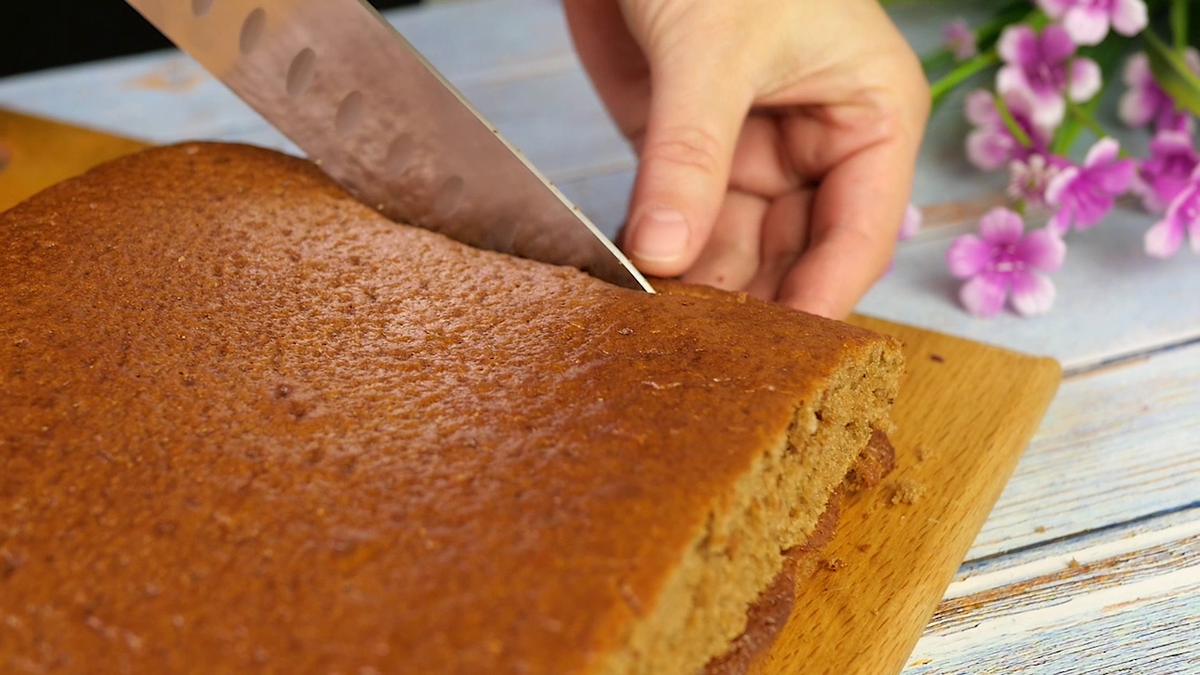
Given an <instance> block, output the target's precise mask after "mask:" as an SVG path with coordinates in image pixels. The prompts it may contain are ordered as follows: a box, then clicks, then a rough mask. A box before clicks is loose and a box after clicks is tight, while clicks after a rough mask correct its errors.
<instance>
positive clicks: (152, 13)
mask: <svg viewBox="0 0 1200 675" xmlns="http://www.w3.org/2000/svg"><path fill="white" fill-rule="evenodd" d="M127 1H128V2H129V4H130V5H132V6H133V7H134V8H135V9H137V10H138V11H139V12H140V13H141V14H142V15H143V16H145V17H146V19H148V20H149V21H150V23H152V24H154V25H155V26H156V27H157V28H158V29H159V30H160V31H162V33H163V34H164V35H166V36H167V37H168V38H170V39H171V40H172V41H173V42H174V43H175V44H176V45H177V46H179V48H180V49H182V50H183V51H185V52H187V53H188V54H189V55H190V56H191V57H192V58H194V59H195V60H196V61H198V62H199V63H200V64H201V65H203V66H204V67H205V68H207V69H208V70H209V72H211V73H212V74H213V75H214V76H216V77H217V78H218V79H220V80H221V81H222V82H224V83H225V85H226V86H228V87H229V88H230V89H231V90H233V92H234V93H235V94H237V95H238V96H239V97H241V98H242V99H243V100H244V101H246V102H247V103H248V104H250V106H251V107H253V108H254V109H255V110H257V111H258V112H259V114H261V115H262V116H263V117H265V118H266V119H267V121H268V122H270V123H271V124H272V125H274V126H275V127H276V128H277V129H279V131H281V132H282V133H283V134H284V135H285V136H287V137H288V138H290V139H291V140H292V142H293V143H295V144H296V145H297V146H299V147H300V149H301V150H303V151H304V152H305V153H306V154H307V155H308V156H309V158H310V159H312V160H314V161H315V162H317V163H318V164H319V165H320V166H321V168H322V169H324V171H325V173H327V174H328V175H329V176H330V177H332V178H333V179H334V180H336V181H337V182H338V183H340V184H341V185H342V186H343V187H345V188H346V189H347V190H349V191H350V192H351V193H352V194H354V195H355V196H356V197H358V198H359V199H360V200H361V201H363V202H364V203H366V204H369V205H371V206H374V207H375V208H377V209H378V210H380V211H381V212H383V213H384V214H385V215H387V216H388V217H390V218H392V219H394V220H398V221H402V222H406V223H411V224H413V225H418V226H420V227H424V228H427V229H430V230H433V231H435V232H440V233H442V234H445V235H447V236H449V237H452V238H454V239H457V240H459V241H461V242H463V243H466V244H469V245H471V246H475V247H478V248H485V249H490V250H493V251H500V252H503V253H511V254H513V255H518V256H521V257H525V258H532V259H534V260H540V261H543V262H548V263H553V264H556V265H570V266H572V267H577V268H579V269H582V270H584V271H586V272H588V273H589V274H592V275H594V276H596V277H598V278H600V279H604V280H605V281H608V282H610V283H614V284H618V285H620V286H624V287H626V288H633V289H642V290H646V291H650V292H653V289H652V288H651V287H650V284H649V283H647V282H646V280H645V278H644V277H642V275H641V274H639V273H638V271H637V270H636V269H635V268H634V267H633V265H632V264H631V263H630V262H629V260H628V259H627V258H626V257H625V256H624V255H622V254H621V252H620V251H619V250H618V249H617V248H616V247H615V246H614V245H613V244H612V242H610V241H609V240H608V239H607V238H606V237H605V236H604V235H603V234H602V233H601V232H600V231H599V230H598V229H596V227H595V225H593V224H592V223H591V222H590V221H588V220H587V218H585V217H584V216H583V214H581V213H579V209H578V208H577V207H576V206H574V205H573V204H571V202H570V201H568V200H567V198H566V197H564V196H563V195H562V193H561V192H559V191H558V189H557V188H555V187H554V186H553V185H551V184H550V182H549V181H547V180H546V179H545V178H544V177H543V176H542V175H541V174H540V173H539V172H538V171H537V169H536V168H534V167H533V165H532V164H530V163H529V161H528V160H526V159H525V158H524V157H523V156H522V155H521V154H520V153H519V152H517V150H516V149H515V148H514V147H512V145H511V144H510V143H509V142H508V141H507V140H505V139H504V137H503V136H501V135H500V134H499V132H497V131H496V129H495V127H493V126H491V125H490V124H489V123H488V121H487V120H486V119H484V118H483V116H482V115H480V114H479V112H478V111H476V110H475V109H474V108H473V107H472V106H471V105H470V104H469V103H468V102H467V101H466V99H464V98H463V97H462V95H461V94H459V93H458V92H457V91H455V90H454V88H453V87H451V86H450V85H449V83H448V82H446V80H445V79H444V78H443V77H442V76H441V75H440V74H438V73H437V71H435V70H434V69H433V67H432V66H430V65H429V63H428V62H427V61H426V60H425V59H424V58H423V57H422V56H421V55H420V54H419V53H418V52H417V51H416V50H415V49H413V48H412V46H411V45H409V44H408V42H407V41H406V40H405V39H404V38H403V37H401V36H400V34H399V33H397V32H396V31H395V29H393V28H392V27H391V25H390V24H388V23H387V21H385V20H384V19H383V17H381V16H379V14H378V13H377V12H376V11H375V10H374V9H373V8H372V7H371V6H370V5H368V4H367V3H366V2H364V1H363V0H127Z"/></svg>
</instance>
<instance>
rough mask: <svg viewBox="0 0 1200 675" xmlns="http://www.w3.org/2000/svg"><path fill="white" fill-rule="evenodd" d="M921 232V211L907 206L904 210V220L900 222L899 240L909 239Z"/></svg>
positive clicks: (910, 205)
mask: <svg viewBox="0 0 1200 675" xmlns="http://www.w3.org/2000/svg"><path fill="white" fill-rule="evenodd" d="M920 231H921V209H918V208H917V207H915V206H913V205H912V204H909V205H908V208H906V209H904V220H902V221H901V222H900V235H899V238H900V239H902V240H903V239H911V238H912V237H914V236H916V234H917V233H918V232H920Z"/></svg>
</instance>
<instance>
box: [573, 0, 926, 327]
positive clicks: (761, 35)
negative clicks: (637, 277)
mask: <svg viewBox="0 0 1200 675" xmlns="http://www.w3.org/2000/svg"><path fill="white" fill-rule="evenodd" d="M564 5H565V8H566V13H567V19H568V23H569V25H570V28H571V34H572V37H573V39H574V41H575V46H576V49H577V50H578V52H579V56H580V59H581V60H582V61H583V64H584V67H585V68H586V69H587V71H588V73H589V75H590V76H591V78H592V82H593V84H594V85H595V87H596V90H597V92H598V93H599V94H600V97H601V98H602V99H603V100H604V103H605V105H606V106H607V108H608V111H609V113H610V114H611V115H612V117H613V119H614V120H615V121H616V123H617V125H618V126H619V127H620V129H621V130H622V132H623V133H624V134H625V135H626V136H627V137H628V138H629V139H630V140H631V141H632V142H633V144H634V148H635V149H636V150H637V153H638V156H639V167H638V174H637V181H636V184H635V186H634V192H633V199H632V203H631V204H630V210H629V219H628V221H627V223H626V227H625V228H624V229H623V231H622V233H621V237H620V239H621V241H620V243H621V245H622V248H624V249H625V250H626V251H627V252H628V253H629V255H630V257H631V259H632V260H633V262H634V264H636V265H637V266H638V268H639V269H641V270H642V271H643V272H646V273H647V274H651V275H655V276H662V277H674V276H682V278H683V280H685V281H688V282H692V283H700V284H707V285H710V286H716V287H719V288H724V289H728V290H744V291H747V292H748V293H750V294H752V295H754V296H756V297H760V298H763V299H765V300H771V301H777V302H780V303H782V304H785V305H789V306H791V307H795V308H797V309H802V310H805V311H808V312H812V313H815V314H821V315H824V316H831V317H839V318H840V317H843V316H845V315H846V314H848V313H849V312H850V311H851V310H852V309H853V307H854V305H855V304H856V303H857V302H858V300H859V298H861V297H862V295H863V294H864V293H866V292H867V290H868V289H869V288H870V286H871V284H873V283H874V282H875V280H876V279H877V278H878V277H879V276H880V275H881V274H882V273H883V272H884V270H885V269H886V268H887V265H888V261H889V260H890V258H891V255H892V251H893V248H894V246H895V242H896V235H897V232H898V230H899V228H900V224H901V221H902V219H903V216H904V211H905V207H906V205H907V203H908V198H909V190H910V186H911V183H912V175H913V169H914V165H915V162H916V155H917V150H918V146H919V145H920V141H921V136H922V133H923V131H924V127H925V122H926V119H927V117H928V114H929V90H928V85H927V83H926V81H925V78H924V75H923V73H922V71H921V67H920V64H919V62H918V61H917V59H916V57H915V55H914V54H913V53H912V50H911V49H910V48H909V46H908V44H907V43H906V42H905V40H904V38H903V37H902V36H901V35H900V33H899V32H898V31H897V30H896V28H895V27H894V26H893V25H892V23H891V21H890V19H889V18H888V17H887V15H886V14H885V13H884V12H883V10H882V9H881V8H880V6H879V5H878V3H877V0H738V1H736V2H731V1H730V0H564Z"/></svg>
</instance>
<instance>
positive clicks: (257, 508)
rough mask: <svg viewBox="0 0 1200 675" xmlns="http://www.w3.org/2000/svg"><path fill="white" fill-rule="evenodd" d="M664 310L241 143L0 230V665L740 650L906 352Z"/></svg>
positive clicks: (187, 664) (425, 660)
mask: <svg viewBox="0 0 1200 675" xmlns="http://www.w3.org/2000/svg"><path fill="white" fill-rule="evenodd" d="M659 287H660V288H659V290H660V291H661V292H660V293H658V294H649V293H642V292H637V291H630V290H625V289H621V288H617V287H614V286H611V285H609V284H606V283H604V282H601V281H599V280H596V279H594V278H592V277H589V276H586V275H584V274H583V273H581V272H579V271H577V270H573V269H568V268H561V267H555V266H550V265H545V264H541V263H537V262H533V261H529V260H524V259H519V258H515V257H511V256H505V255H501V254H497V253H492V252H487V251H481V250H476V249H473V248H470V247H467V246H464V245H461V244H458V243H456V242H453V241H450V240H448V239H445V238H444V237H442V236H440V235H437V234H434V233H430V232H427V231H424V230H420V229H417V228H411V227H407V226H404V225H398V224H395V223H392V222H390V221H388V220H386V219H385V218H383V217H381V216H380V215H379V214H377V213H376V212H375V211H373V210H372V209H370V208H368V207H366V206H364V205H362V204H359V203H358V202H356V201H355V200H354V199H353V198H351V197H350V196H349V195H348V194H346V193H345V192H344V191H342V190H341V189H340V188H338V187H337V186H336V185H334V184H333V183H332V182H331V181H329V180H328V179H327V178H326V177H325V176H324V175H323V174H322V173H321V172H320V171H318V170H317V169H316V168H315V167H313V166H312V165H310V164H309V163H307V162H306V161H304V160H300V159H296V158H292V157H288V156H284V155H281V154H277V153H274V152H271V151H267V150H263V149H258V148H252V147H248V146H240V145H223V144H205V143H188V144H182V145H177V146H172V147H166V148H157V149H152V150H148V151H145V152H142V153H139V154H136V155H133V156H130V157H126V158H123V159H120V160H117V161H115V162H112V163H109V164H106V165H104V166H101V167H98V168H96V169H94V170H92V171H90V172H88V173H87V174H85V175H83V176H81V177H78V178H75V179H72V180H69V181H66V182H64V183H62V184H59V185H57V186H55V187H52V188H50V189H48V190H46V191H44V192H42V193H41V194H39V195H37V196H35V197H33V198H31V199H30V200H28V201H26V202H24V203H22V204H20V205H18V206H16V207H14V208H13V209H12V210H10V211H8V212H6V213H4V214H2V215H0V288H3V290H4V292H3V294H2V297H0V671H2V672H5V673H9V672H13V673H25V672H30V673H41V672H53V673H84V672H114V673H118V672H133V673H143V672H145V673H213V672H278V673H309V672H319V673H333V672H337V673H346V674H364V675H365V674H370V673H499V674H508V673H511V674H514V675H515V674H518V673H520V674H528V675H538V674H550V673H554V674H567V673H579V674H583V673H586V674H589V675H592V674H597V675H599V674H604V675H609V674H618V673H619V674H622V675H633V674H656V675H657V674H672V673H688V674H690V673H695V672H698V671H699V670H701V669H703V668H705V667H706V666H708V667H709V668H715V667H718V666H720V664H721V663H722V659H723V658H725V660H726V661H727V662H728V661H735V660H737V659H731V658H729V657H730V655H731V654H734V653H736V652H738V651H739V650H741V651H746V652H751V651H754V649H751V648H750V646H749V643H750V642H753V640H750V639H749V638H751V637H753V635H754V634H768V633H771V631H770V630H769V629H770V625H771V624H778V623H779V621H778V620H777V619H772V620H771V621H766V622H763V621H759V622H758V624H761V625H757V628H756V624H755V622H754V615H755V609H754V608H759V609H762V611H766V609H767V608H769V607H771V606H777V605H778V602H775V603H774V605H773V604H772V602H770V598H771V593H770V592H769V591H770V589H772V588H775V590H776V592H775V594H774V597H775V598H776V600H779V599H780V598H782V601H783V602H785V604H788V606H789V607H790V599H789V598H787V597H786V596H788V595H790V587H788V586H787V575H788V574H789V573H790V572H791V571H792V570H793V568H794V567H795V563H794V562H789V560H792V559H794V558H796V557H797V556H796V555H795V554H796V552H797V551H804V550H805V547H806V545H808V544H809V543H810V542H813V543H815V542H817V540H818V539H819V538H820V536H821V533H820V531H819V530H820V529H821V526H820V522H819V521H821V520H822V517H823V514H824V519H825V522H826V525H825V526H823V527H824V529H825V530H828V529H829V525H830V524H831V523H830V522H829V521H830V518H831V515H830V514H835V512H836V496H835V493H836V492H837V491H838V489H839V485H842V484H843V482H844V480H845V479H846V478H847V476H848V474H852V473H853V472H852V471H851V469H852V468H854V467H855V464H856V462H858V464H859V468H860V471H859V473H863V471H861V468H862V467H863V466H865V465H864V462H866V463H867V464H870V463H871V462H870V461H869V460H870V459H871V457H872V456H875V455H872V454H871V453H870V452H868V449H867V448H868V440H869V439H871V438H872V437H873V436H875V437H876V439H878V438H880V437H881V433H880V432H886V431H887V430H888V428H889V422H888V412H889V408H890V406H891V402H892V400H893V398H894V397H895V395H896V389H897V386H898V384H897V383H898V378H899V374H900V371H901V369H902V357H901V355H900V350H899V346H898V345H897V343H896V342H895V341H894V340H892V339H890V338H886V337H882V336H879V335H876V334H873V333H870V332H868V331H865V330H861V329H858V328H855V327H852V326H849V325H847V324H844V323H840V322H836V321H831V320H827V319H822V318H819V317H815V316H810V315H806V314H803V313H800V312H795V311H792V310H788V309H785V308H782V307H778V306H775V305H771V304H768V303H763V302H759V301H757V300H754V299H752V298H748V297H747V296H745V295H744V294H734V293H724V292H720V291H714V290H711V289H703V288H698V287H691V286H687V285H684V284H679V283H661V284H659ZM877 454H878V453H876V455H877ZM876 459H878V458H877V456H876ZM874 464H876V465H879V464H880V462H879V461H875V462H874ZM865 473H866V474H871V471H866V472H865ZM851 478H853V476H851ZM831 499H832V500H833V503H832V504H831ZM789 552H791V554H789ZM773 584H774V586H773ZM779 589H784V591H785V592H780V591H779ZM777 614H778V612H777ZM748 616H750V619H749V621H748V618H747V617H748ZM764 626H766V628H764ZM758 643H763V640H762V639H760V640H758ZM767 643H769V640H768V641H767ZM739 645H741V646H740V647H739ZM760 646H761V644H760ZM743 660H745V659H743ZM727 672H733V671H727Z"/></svg>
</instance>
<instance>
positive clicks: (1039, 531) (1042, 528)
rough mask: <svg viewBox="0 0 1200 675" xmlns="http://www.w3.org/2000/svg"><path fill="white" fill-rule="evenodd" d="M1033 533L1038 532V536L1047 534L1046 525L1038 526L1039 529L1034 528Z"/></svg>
mask: <svg viewBox="0 0 1200 675" xmlns="http://www.w3.org/2000/svg"><path fill="white" fill-rule="evenodd" d="M1033 531H1034V532H1037V533H1038V534H1045V533H1046V526H1045V525H1038V526H1037V527H1035V528H1033Z"/></svg>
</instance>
